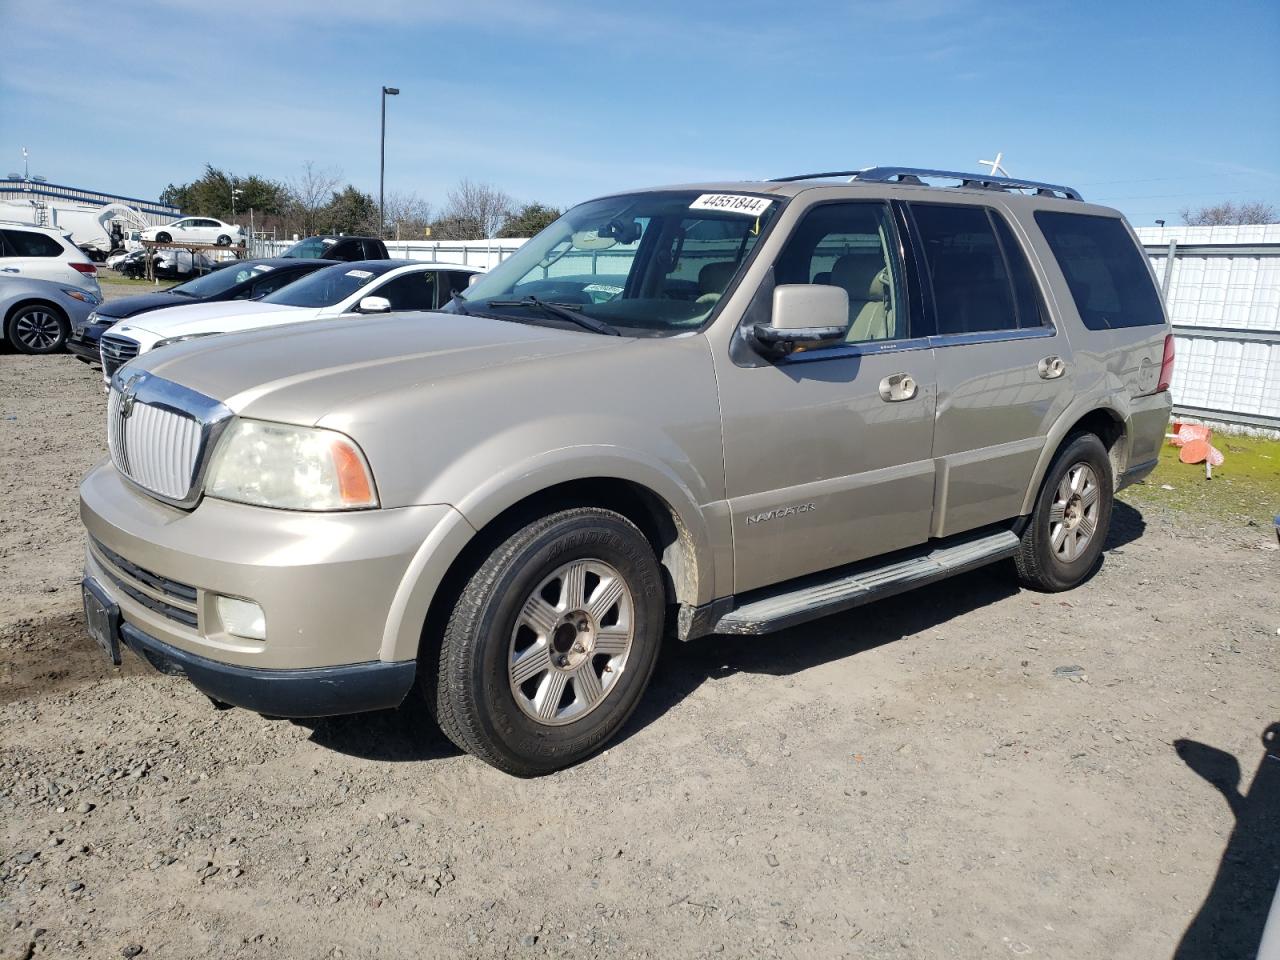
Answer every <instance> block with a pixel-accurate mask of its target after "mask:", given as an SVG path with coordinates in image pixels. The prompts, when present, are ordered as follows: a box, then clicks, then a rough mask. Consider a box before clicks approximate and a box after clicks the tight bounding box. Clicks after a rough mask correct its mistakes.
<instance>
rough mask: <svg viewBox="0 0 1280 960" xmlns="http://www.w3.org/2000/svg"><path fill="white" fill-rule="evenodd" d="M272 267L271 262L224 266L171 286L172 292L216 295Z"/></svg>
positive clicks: (193, 295)
mask: <svg viewBox="0 0 1280 960" xmlns="http://www.w3.org/2000/svg"><path fill="white" fill-rule="evenodd" d="M271 269H272V267H271V265H270V264H269V263H257V264H252V265H251V264H237V265H236V266H233V267H223V268H222V269H221V270H215V271H213V273H206V274H205V275H204V276H203V277H196V278H195V279H194V280H188V281H187V282H186V283H180V284H178V285H177V286H176V287H170V288H169V292H170V293H176V294H178V295H179V296H186V297H200V298H202V299H203V298H208V297H216V296H217V295H218V294H220V293H226V292H227V291H228V290H230V289H231V288H232V287H234V286H235V285H236V284H238V283H244V282H245V281H246V280H252V279H253V278H254V277H260V276H262V275H263V274H264V273H269V272H270V271H271Z"/></svg>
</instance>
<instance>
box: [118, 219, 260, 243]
mask: <svg viewBox="0 0 1280 960" xmlns="http://www.w3.org/2000/svg"><path fill="white" fill-rule="evenodd" d="M142 239H143V240H152V241H155V242H156V243H216V244H217V245H218V246H220V247H229V246H231V245H232V244H233V243H240V242H241V241H243V240H244V227H242V226H240V224H238V223H223V222H222V221H221V220H214V219H213V218H212V217H183V218H182V219H181V220H175V221H173V223H169V224H166V225H165V226H163V227H150V228H148V229H146V230H143V231H142Z"/></svg>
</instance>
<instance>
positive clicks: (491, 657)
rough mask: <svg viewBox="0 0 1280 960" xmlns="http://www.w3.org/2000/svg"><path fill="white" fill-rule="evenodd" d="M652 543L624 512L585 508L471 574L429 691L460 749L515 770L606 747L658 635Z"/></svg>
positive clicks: (536, 769)
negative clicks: (622, 513)
mask: <svg viewBox="0 0 1280 960" xmlns="http://www.w3.org/2000/svg"><path fill="white" fill-rule="evenodd" d="M663 601H664V597H663V587H662V578H661V574H660V571H659V568H658V563H657V560H656V559H655V557H654V555H653V550H652V549H651V548H650V546H649V543H648V541H647V540H645V538H644V536H643V535H642V534H641V533H640V531H639V530H637V529H636V527H635V526H634V525H633V524H632V523H631V522H630V521H628V520H627V519H626V518H625V517H623V516H621V515H619V514H617V513H613V512H612V511H608V510H601V509H597V508H591V507H584V508H579V509H574V510H565V511H563V512H560V513H555V514H552V515H551V516H549V517H544V518H542V519H541V520H537V521H535V522H533V523H531V524H529V525H528V526H526V527H524V528H523V529H522V530H520V531H518V532H517V533H515V534H513V535H512V536H511V537H509V538H508V539H507V540H506V541H505V542H504V543H502V544H501V545H499V546H498V547H497V549H495V550H494V551H493V552H492V553H491V554H490V555H489V557H488V559H486V560H485V562H484V563H483V564H482V565H481V566H480V569H479V570H477V571H476V573H475V574H474V575H473V576H472V577H471V579H470V580H469V581H468V583H467V584H466V586H465V587H464V588H463V590H462V593H461V595H460V597H459V599H458V601H457V604H456V605H455V607H454V610H453V613H452V615H451V616H450V618H449V622H448V625H447V626H446V628H445V630H444V636H443V638H442V640H441V644H440V659H439V663H438V672H437V673H436V675H435V683H434V684H433V685H432V689H430V690H428V691H427V699H428V702H429V703H430V705H431V707H432V711H433V713H434V714H435V717H436V720H437V722H438V723H439V724H440V727H441V729H442V730H443V731H444V732H445V734H446V735H447V736H448V737H449V739H451V740H452V741H453V742H454V743H456V744H457V745H458V746H459V747H461V748H462V749H463V750H466V751H467V752H468V753H471V754H474V755H475V756H477V757H479V758H480V759H481V760H484V761H485V762H486V763H489V764H492V765H493V766H495V767H497V768H498V769H500V770H505V771H506V772H508V773H512V774H516V775H517V776H535V775H538V774H543V773H549V772H551V771H553V770H558V769H560V768H561V767H566V766H569V765H570V764H573V763H576V762H577V761H579V760H581V759H583V758H584V757H587V756H589V755H590V754H591V753H593V752H594V751H596V750H597V749H599V748H600V747H601V746H603V745H604V744H605V743H606V742H607V741H608V740H609V739H610V738H611V737H612V736H613V735H614V734H615V733H616V732H617V730H618V728H619V727H620V726H621V725H622V724H623V722H625V721H626V719H627V717H628V716H630V715H631V712H632V710H634V709H635V706H636V704H637V703H638V702H639V700H640V696H641V694H643V692H644V689H645V687H646V686H647V685H648V683H649V677H650V676H651V674H652V673H653V665H654V662H655V661H656V658H657V653H658V647H659V645H660V643H661V640H662V628H663V614H664V602H663Z"/></svg>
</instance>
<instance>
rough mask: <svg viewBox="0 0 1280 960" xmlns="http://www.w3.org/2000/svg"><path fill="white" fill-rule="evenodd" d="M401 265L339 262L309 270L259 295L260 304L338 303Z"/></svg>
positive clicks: (316, 305)
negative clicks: (274, 290)
mask: <svg viewBox="0 0 1280 960" xmlns="http://www.w3.org/2000/svg"><path fill="white" fill-rule="evenodd" d="M396 266H404V264H394V263H393V264H386V265H380V264H365V265H363V266H362V265H360V264H353V263H339V264H337V265H335V266H332V267H325V268H324V269H323V270H317V271H316V272H315V273H309V274H307V275H306V276H305V277H303V278H302V279H301V280H295V281H294V282H293V283H291V284H289V285H288V286H287V287H281V288H280V289H279V290H277V291H276V292H275V293H269V294H267V295H266V296H265V297H263V298H262V302H263V303H281V304H284V305H285V306H287V307H331V306H333V305H334V304H335V303H341V302H342V301H343V300H345V299H347V297H349V296H351V295H352V294H353V293H355V292H356V291H357V290H359V289H360V288H361V287H364V286H367V285H368V284H369V283H371V282H373V281H374V280H375V279H377V277H379V276H380V275H382V274H384V273H386V272H387V271H388V270H394V269H395V268H396Z"/></svg>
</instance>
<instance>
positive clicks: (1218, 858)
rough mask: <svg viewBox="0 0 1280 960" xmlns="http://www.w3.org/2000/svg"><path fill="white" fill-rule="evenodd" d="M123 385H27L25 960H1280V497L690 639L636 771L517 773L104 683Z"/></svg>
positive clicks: (3, 732) (19, 720) (21, 496)
mask: <svg viewBox="0 0 1280 960" xmlns="http://www.w3.org/2000/svg"><path fill="white" fill-rule="evenodd" d="M97 378H98V372H97V371H96V370H94V369H90V368H89V367H86V366H84V365H82V364H81V363H79V362H78V361H76V360H75V359H73V358H71V357H68V356H59V357H52V358H30V357H20V356H14V355H12V354H3V355H0V957H4V958H6V960H8V958H26V957H30V956H36V957H44V956H51V957H77V958H82V957H88V958H107V957H119V956H124V957H130V956H135V955H139V954H140V955H142V956H143V957H144V958H146V957H163V958H196V957H199V958H223V957H236V958H255V960H256V958H262V957H287V958H303V960H310V958H330V957H348V958H354V957H379V958H388V957H415V958H416V957H437V956H440V957H443V956H476V957H489V956H511V957H535V956H555V957H606V956H608V957H681V958H698V957H788V958H791V957H796V958H800V957H804V958H807V957H815V958H828V957H831V958H834V957H856V958H867V957H883V958H933V957H946V958H992V957H1004V956H1028V957H1039V958H1045V957H1047V958H1069V960H1079V958H1094V957H1097V958H1117V957H1124V958H1170V957H1173V956H1175V955H1176V956H1178V957H1179V958H1182V960H1186V958H1215V960H1217V958H1221V960H1227V958H1233V957H1251V956H1252V955H1253V951H1254V949H1255V947H1256V943H1257V937H1258V935H1259V933H1260V930H1261V923H1262V919H1263V916H1264V914H1265V911H1266V906H1267V904H1268V903H1269V901H1270V897H1271V892H1272V889H1273V888H1274V884H1275V881H1276V877H1277V873H1280V822H1277V820H1278V817H1280V813H1278V812H1280V776H1277V774H1276V772H1275V771H1276V770H1277V769H1280V763H1278V762H1276V761H1275V760H1269V761H1265V762H1264V744H1263V740H1262V736H1263V733H1264V730H1265V729H1266V728H1267V727H1268V725H1269V724H1272V723H1273V722H1275V721H1277V720H1280V696H1278V693H1280V681H1278V679H1277V676H1278V674H1277V666H1278V665H1280V657H1278V655H1277V654H1278V651H1280V636H1278V635H1277V634H1278V630H1280V596H1278V595H1277V585H1278V584H1280V554H1278V553H1277V549H1276V541H1275V536H1274V534H1273V533H1272V531H1271V520H1270V517H1271V515H1272V514H1273V513H1276V512H1280V503H1275V502H1272V503H1259V504H1258V505H1257V510H1256V515H1254V516H1249V517H1246V518H1244V519H1242V520H1237V521H1234V522H1229V521H1226V520H1222V519H1221V518H1219V519H1212V520H1211V519H1207V518H1202V517H1199V516H1197V515H1195V514H1189V513H1186V512H1177V511H1176V510H1174V509H1173V508H1166V507H1164V506H1162V505H1161V503H1160V489H1159V488H1158V487H1156V488H1155V489H1140V490H1139V491H1138V495H1136V496H1134V497H1130V498H1128V500H1127V502H1125V503H1122V504H1119V505H1118V506H1117V508H1116V513H1115V524H1114V527H1113V530H1112V534H1111V539H1110V549H1109V550H1108V551H1107V553H1106V554H1105V560H1104V562H1103V564H1102V567H1101V569H1100V570H1099V572H1098V573H1097V575H1096V576H1095V577H1094V578H1093V579H1092V580H1091V581H1090V582H1088V583H1087V584H1086V585H1084V586H1083V587H1081V588H1079V589H1077V590H1076V591H1074V592H1072V593H1070V594H1065V595H1058V596H1044V595H1038V594H1035V593H1031V592H1028V591H1025V590H1019V589H1018V588H1017V587H1016V586H1015V585H1014V582H1013V580H1012V578H1011V576H1010V573H1009V570H1008V569H1007V568H1006V567H1003V566H1000V567H994V568H989V569H987V570H984V571H979V572H977V573H973V574H969V575H966V576H964V577H962V578H959V579H956V580H953V581H951V582H948V583H944V584H942V585H939V586H935V587H932V588H927V589H925V590H922V591H919V592H917V593H914V594H909V595H905V596H902V597H898V598H895V599H892V600H888V601H884V602H881V603H879V604H875V605H873V606H871V607H867V608H863V609H861V610H858V611H855V612H852V613H850V614H848V615H844V616H840V617H835V618H831V619H828V620H825V621H822V622H819V623H817V624H813V625H810V626H807V627H804V628H800V629H795V630H792V631H789V632H787V633H783V634H779V635H777V636H773V637H768V638H764V639H747V638H710V639H707V640H704V641H698V642H695V643H693V644H690V645H683V646H682V645H680V644H679V643H678V642H675V641H671V642H669V644H668V646H667V649H666V650H665V652H664V655H663V658H662V660H661V662H660V664H659V668H658V673H657V675H656V677H655V680H654V683H653V686H652V688H651V689H650V691H649V693H648V695H647V698H646V700H645V702H644V704H643V705H642V707H641V710H640V711H639V713H638V715H637V716H636V717H635V718H634V719H633V720H632V721H631V722H630V724H629V725H628V726H627V728H626V730H625V733H624V735H623V736H622V737H621V738H620V739H619V740H618V741H617V742H616V743H614V744H613V745H612V746H611V747H610V749H609V750H608V751H607V752H606V753H604V754H603V755H601V756H598V757H596V758H594V759H592V760H590V761H588V762H586V763H583V764H582V765H580V766H578V767H576V768H574V769H571V770H567V771H564V772H562V773H559V774H556V775H554V776H549V777H546V778H543V779H539V780H532V781H521V780H516V779H512V778H510V777H507V776H504V775H503V774H501V773H499V772H497V771H496V770H493V769H490V768H489V767H487V766H484V765H483V764H481V763H479V762H477V761H475V760H472V759H470V758H468V757H466V756H463V755H459V754H458V753H457V751H455V750H454V749H453V748H452V747H450V746H449V744H448V743H447V742H446V741H445V740H444V738H443V737H442V736H441V735H440V734H439V733H438V732H436V731H435V730H434V729H433V728H432V725H431V722H430V720H429V718H428V717H427V715H426V714H425V712H424V711H423V710H422V709H420V708H419V707H417V706H416V705H411V706H409V707H406V708H404V709H402V710H400V711H396V712H388V713H382V714H374V715H366V716H358V717H350V718H343V719H336V720H328V721H320V722H315V723H298V722H291V721H284V720H268V719H264V718H262V717H260V716H256V715H254V714H251V713H248V712H246V711H243V710H229V711H224V712H219V711H216V710H215V709H214V708H213V707H212V706H211V704H210V702H209V701H208V700H206V699H205V698H204V697H203V696H201V695H200V694H199V693H197V692H196V691H195V690H194V689H193V688H192V687H190V686H188V685H187V684H186V683H185V682H183V681H181V680H177V679H173V678H168V677H162V676H159V675H157V674H155V673H152V672H149V671H148V670H147V669H146V668H144V667H143V666H142V665H140V664H139V662H138V660H137V659H136V658H134V657H132V656H131V655H130V654H128V653H126V655H125V656H126V662H125V665H124V667H123V668H122V669H120V670H114V669H112V668H111V667H109V666H108V665H107V664H106V663H105V662H104V659H103V658H102V656H101V655H100V653H99V652H98V650H97V649H96V648H95V647H94V646H93V645H92V644H91V642H90V641H89V639H88V638H87V637H86V636H85V634H84V632H83V630H82V628H81V623H80V618H81V614H80V600H79V594H78V586H77V583H78V579H79V576H80V565H81V551H82V535H81V530H80V526H79V522H78V519H77V513H76V483H77V481H78V479H79V478H80V476H81V475H82V474H83V473H84V472H85V470H86V469H87V468H88V467H89V466H90V465H91V464H92V463H93V462H94V461H95V460H97V459H98V458H99V457H101V456H102V455H103V445H104V441H103V423H102V421H103V396H102V393H101V390H100V387H99V386H98V384H97ZM1250 523H1252V524H1253V525H1250ZM1272 751H1273V752H1275V747H1274V745H1273V746H1272ZM1184 938H1185V939H1184ZM1180 943H1181V947H1180V946H1179V945H1180Z"/></svg>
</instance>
